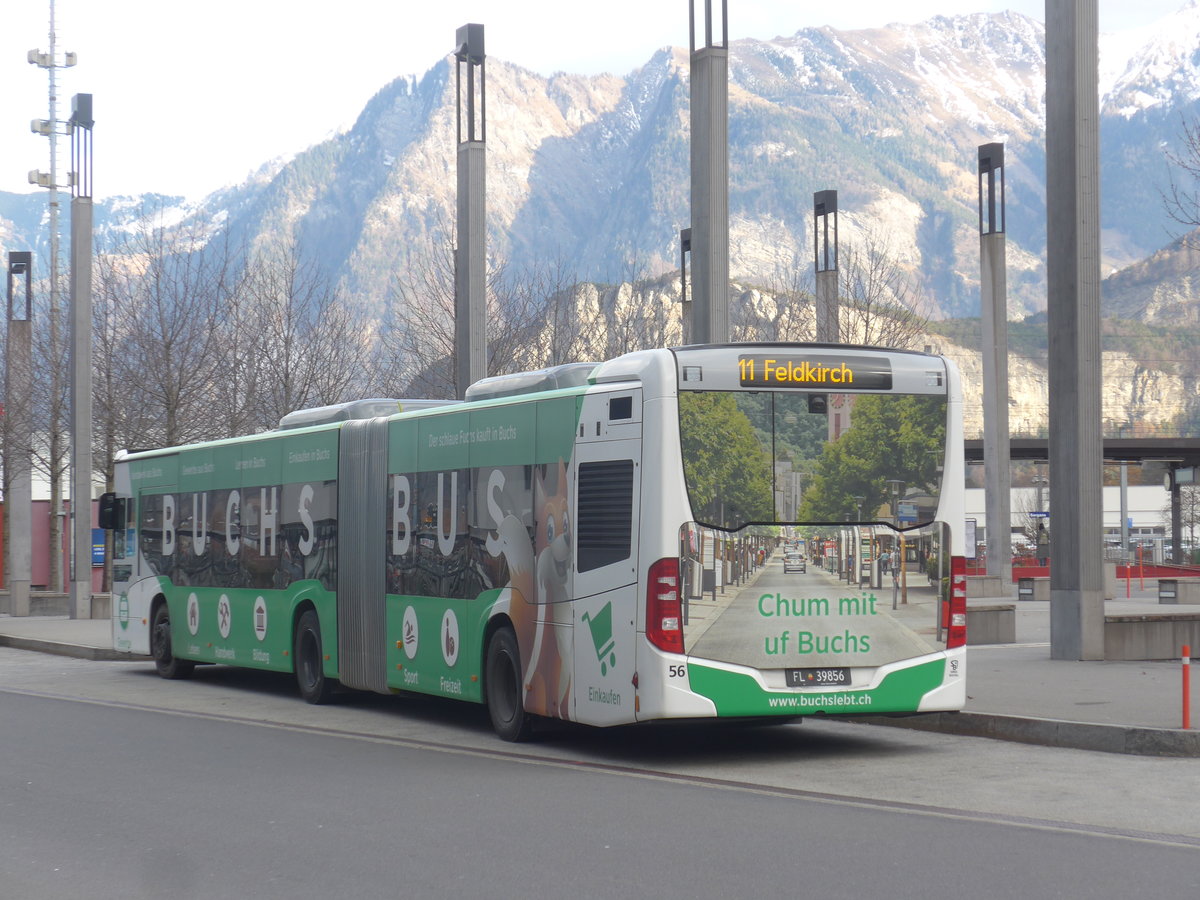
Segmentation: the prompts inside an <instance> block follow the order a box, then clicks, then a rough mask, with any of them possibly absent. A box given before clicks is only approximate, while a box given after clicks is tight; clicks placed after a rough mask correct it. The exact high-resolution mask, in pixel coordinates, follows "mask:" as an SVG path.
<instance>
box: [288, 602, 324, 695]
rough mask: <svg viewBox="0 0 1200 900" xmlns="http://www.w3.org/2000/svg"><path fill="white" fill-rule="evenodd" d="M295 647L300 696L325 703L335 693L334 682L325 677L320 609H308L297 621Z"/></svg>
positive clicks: (297, 682)
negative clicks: (318, 610)
mask: <svg viewBox="0 0 1200 900" xmlns="http://www.w3.org/2000/svg"><path fill="white" fill-rule="evenodd" d="M293 651H294V656H293V658H294V659H295V661H296V662H295V665H296V684H297V686H298V687H299V688H300V696H301V697H303V698H304V699H305V701H306V702H308V703H324V702H325V701H327V700H328V699H329V698H330V696H331V695H332V694H333V682H332V681H330V679H328V678H326V677H325V668H324V655H323V654H322V652H321V620H320V618H319V617H318V616H317V612H316V610H314V609H310V610H307V611H306V612H305V613H304V615H302V616H301V617H300V621H299V622H298V623H296V637H295V640H294V641H293Z"/></svg>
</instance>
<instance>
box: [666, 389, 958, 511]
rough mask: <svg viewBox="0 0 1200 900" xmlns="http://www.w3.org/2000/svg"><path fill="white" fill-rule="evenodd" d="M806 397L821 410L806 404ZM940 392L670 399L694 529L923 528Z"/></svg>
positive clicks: (933, 473) (938, 439) (941, 433)
mask: <svg viewBox="0 0 1200 900" xmlns="http://www.w3.org/2000/svg"><path fill="white" fill-rule="evenodd" d="M813 397H820V398H821V399H823V400H824V401H825V402H823V403H812V402H810V400H811V399H812V398H813ZM946 416H947V405H946V398H945V396H944V395H917V394H868V393H855V394H838V393H824V392H822V393H820V394H814V393H811V392H805V391H766V390H764V391H741V392H738V391H681V392H680V394H679V431H680V444H681V449H682V451H683V468H684V477H685V479H686V481H687V490H688V497H689V499H690V501H691V505H692V513H693V515H694V517H695V519H696V521H698V522H701V523H703V524H705V525H709V526H711V527H714V528H721V529H725V530H730V531H734V530H737V529H739V528H741V527H742V526H743V525H747V524H750V523H783V522H787V523H795V524H805V523H811V524H844V523H846V522H885V523H888V524H891V525H894V526H896V527H898V528H910V527H916V526H918V525H923V524H928V523H929V522H932V521H934V519H935V518H936V515H937V507H938V502H939V497H940V493H941V472H942V466H943V464H944V461H945V454H946Z"/></svg>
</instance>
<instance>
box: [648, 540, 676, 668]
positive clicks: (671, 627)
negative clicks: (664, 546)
mask: <svg viewBox="0 0 1200 900" xmlns="http://www.w3.org/2000/svg"><path fill="white" fill-rule="evenodd" d="M649 582H650V583H649V584H648V585H647V586H646V637H647V638H649V640H650V643H651V644H653V645H654V646H655V647H657V648H658V649H659V650H666V651H667V652H668V653H682V652H683V605H682V604H681V603H680V601H679V560H678V559H676V558H674V557H668V558H666V559H660V560H659V561H658V562H656V563H654V565H652V566H651V567H650V576H649Z"/></svg>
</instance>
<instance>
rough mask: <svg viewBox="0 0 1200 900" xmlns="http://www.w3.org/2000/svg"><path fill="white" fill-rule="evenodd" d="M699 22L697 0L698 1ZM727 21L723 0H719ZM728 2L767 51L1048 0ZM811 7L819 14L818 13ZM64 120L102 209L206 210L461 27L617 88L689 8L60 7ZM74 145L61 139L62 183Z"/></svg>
mask: <svg viewBox="0 0 1200 900" xmlns="http://www.w3.org/2000/svg"><path fill="white" fill-rule="evenodd" d="M697 2H698V3H699V4H700V6H699V8H700V9H702V8H703V0H697ZM1186 2H1187V0H1137V2H1133V0H1100V27H1101V30H1103V31H1116V30H1123V29H1126V28H1130V27H1136V26H1138V25H1143V24H1149V23H1150V22H1152V21H1154V20H1155V19H1158V18H1161V17H1162V16H1164V15H1167V14H1169V13H1171V12H1173V11H1174V10H1176V9H1178V8H1179V7H1180V6H1183V5H1186ZM713 5H714V7H717V8H718V9H719V7H720V0H713ZM900 6H901V4H897V3H895V2H894V0H886V2H885V0H851V2H843V3H832V4H827V3H822V4H816V3H803V2H800V3H798V2H796V0H729V7H730V15H729V19H730V21H729V32H730V37H731V38H733V39H736V38H740V37H757V38H772V37H775V36H776V35H790V34H794V33H795V32H796V31H798V30H799V29H801V28H807V27H813V26H820V25H831V26H833V27H835V28H869V27H877V26H882V25H885V24H887V23H889V22H893V21H897V16H898V15H899V16H900V17H901V18H900V20H901V21H906V22H919V21H922V20H924V19H927V18H929V17H931V16H934V15H939V14H942V15H954V14H960V13H967V12H987V11H997V10H1001V9H1014V10H1017V11H1018V12H1022V13H1025V14H1027V15H1029V16H1032V17H1035V18H1037V19H1039V20H1043V19H1044V13H1045V0H1007V2H1004V0H1000V2H990V0H907V2H906V3H904V4H902V6H903V10H904V12H903V13H900V14H898V13H897V9H898V7H900ZM816 7H820V10H819V11H818V10H816V9H814V8H816ZM49 9H50V0H8V2H6V3H4V13H3V16H2V18H0V190H7V191H16V192H20V193H27V192H29V191H31V190H33V189H32V188H31V187H30V186H29V184H28V180H27V173H28V171H29V170H30V169H42V170H44V171H45V170H49V168H50V161H49V152H50V151H49V141H48V140H47V139H46V138H41V137H37V136H35V135H33V134H31V132H30V130H29V120H30V119H34V118H48V116H49V100H48V94H49V89H48V80H47V74H46V71H45V70H44V69H39V68H38V67H36V66H32V65H29V64H28V63H27V62H26V52H27V51H28V50H30V49H33V48H36V49H39V50H42V51H46V50H48V49H49V45H50V42H49V24H50V12H49ZM55 21H56V26H57V27H56V31H57V33H58V43H57V49H58V51H59V56H60V59H61V56H62V53H63V52H64V51H68V50H70V51H74V52H76V53H77V54H78V57H79V64H78V66H76V67H75V68H71V69H60V70H58V79H59V83H58V97H59V101H58V113H59V116H60V118H63V119H65V118H67V117H68V116H69V115H70V105H71V97H72V96H73V95H75V94H77V93H91V94H92V95H93V96H94V103H95V117H96V126H95V132H94V138H95V145H94V160H95V178H94V189H95V195H96V197H97V198H103V197H107V196H111V195H114V194H123V193H143V192H151V191H156V192H159V193H165V194H184V195H187V196H191V197H197V198H199V197H202V196H204V195H205V194H207V193H208V192H210V191H212V190H215V189H217V188H219V187H222V186H224V185H226V184H232V183H237V182H240V181H241V180H243V179H244V178H245V177H246V176H247V175H248V174H249V172H250V171H252V170H253V169H255V168H257V167H258V166H259V165H261V164H262V163H264V162H266V161H267V160H270V159H272V158H274V157H276V156H280V155H285V154H291V153H295V152H298V151H300V150H303V149H304V148H305V147H307V146H310V145H311V144H314V143H316V142H318V141H320V140H322V139H324V138H325V137H327V136H329V135H330V134H332V133H334V132H336V131H338V130H341V129H344V128H346V127H348V126H349V125H351V124H352V123H353V121H354V119H355V118H356V116H357V115H358V113H359V112H360V111H361V110H362V108H363V106H364V104H365V103H366V102H367V100H368V99H370V97H371V96H372V95H373V94H374V93H375V92H376V91H378V90H379V89H380V88H381V87H383V86H384V85H385V84H387V83H388V82H389V81H391V80H392V79H393V78H395V77H397V76H399V75H407V74H421V73H424V72H425V71H427V70H428V69H429V68H430V67H431V66H432V65H434V63H435V62H436V61H437V60H438V59H440V58H441V57H442V56H443V55H444V54H446V53H448V52H449V51H450V49H451V46H452V44H453V42H454V33H455V30H456V29H457V28H458V26H460V25H463V24H465V23H467V22H480V23H483V24H484V25H485V26H486V29H487V31H486V39H487V53H488V54H489V56H493V57H499V58H501V59H504V60H506V61H508V62H512V63H515V64H517V65H521V66H524V67H526V68H528V69H532V70H534V71H537V72H541V73H543V74H550V73H552V72H555V71H566V72H575V73H585V74H588V73H596V72H604V71H607V72H612V73H614V74H625V73H627V72H629V71H631V70H632V69H634V68H636V67H637V66H639V65H641V64H642V63H644V62H645V61H646V60H647V59H649V57H650V56H651V54H653V53H654V51H655V50H657V49H658V48H660V47H663V46H667V45H671V44H673V45H675V46H686V45H687V44H688V37H689V35H688V3H687V0H599V2H596V0H592V2H586V3H578V2H571V0H434V2H428V0H398V2H397V0H390V2H388V0H332V2H324V3H315V2H312V0H293V2H291V3H280V2H278V0H203V2H201V0H190V2H189V0H56V4H55ZM68 159H69V146H68V141H67V140H66V139H65V138H63V139H60V140H59V172H60V176H59V181H60V182H62V181H65V175H64V174H62V173H64V172H65V171H66V170H67V169H68V168H69V165H68Z"/></svg>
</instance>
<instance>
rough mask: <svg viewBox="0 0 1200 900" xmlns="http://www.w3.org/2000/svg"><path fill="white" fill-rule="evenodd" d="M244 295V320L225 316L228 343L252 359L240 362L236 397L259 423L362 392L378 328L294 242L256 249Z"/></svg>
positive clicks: (240, 305) (240, 309)
mask: <svg viewBox="0 0 1200 900" xmlns="http://www.w3.org/2000/svg"><path fill="white" fill-rule="evenodd" d="M240 294H241V296H240V297H239V298H238V301H237V303H236V306H235V307H234V308H235V309H236V311H237V319H236V320H233V319H230V318H228V317H227V319H226V325H227V330H228V331H230V332H231V340H230V341H229V342H228V343H227V345H228V346H233V345H234V344H233V339H235V338H236V339H239V340H240V341H241V342H242V347H240V348H239V352H241V351H243V350H244V351H245V352H246V353H247V354H248V357H249V358H248V359H246V360H241V361H239V364H238V366H237V368H236V371H239V372H240V373H243V374H242V376H241V377H240V378H239V380H238V381H237V391H238V393H239V395H240V396H239V398H236V399H238V400H241V399H244V401H245V402H246V404H247V408H248V411H249V415H250V424H251V425H252V427H257V428H272V427H274V426H275V425H276V424H277V423H278V422H279V419H280V418H282V417H283V416H284V415H286V414H287V413H289V412H292V411H294V410H297V409H306V408H310V407H314V406H327V405H329V404H331V403H340V402H344V401H346V400H351V399H354V398H355V397H358V396H360V395H361V393H362V390H363V388H364V386H365V382H366V379H365V377H364V373H365V372H366V369H367V366H368V361H369V358H370V350H371V340H372V332H371V329H370V328H368V327H367V323H366V321H365V319H364V317H363V315H362V314H361V312H360V311H358V310H355V309H352V308H351V307H350V306H349V305H348V304H347V303H346V302H345V299H344V298H343V297H342V296H341V294H340V292H339V291H338V289H337V288H336V287H334V286H332V285H330V283H329V281H328V280H327V279H326V278H325V277H324V276H322V275H321V273H320V272H319V271H318V269H317V267H316V264H315V263H314V262H312V261H311V260H305V259H303V258H302V256H301V253H300V250H299V247H298V245H297V244H296V242H295V241H294V240H291V241H288V242H286V243H285V244H283V245H282V246H278V247H275V248H268V249H262V250H260V251H259V252H258V253H256V254H255V256H254V257H253V258H252V259H251V260H250V262H249V264H248V266H247V274H246V277H245V279H244V283H243V285H242V290H241V292H240ZM247 326H248V327H249V328H250V329H251V334H250V335H247V334H246V333H245V329H246V327H247Z"/></svg>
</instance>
